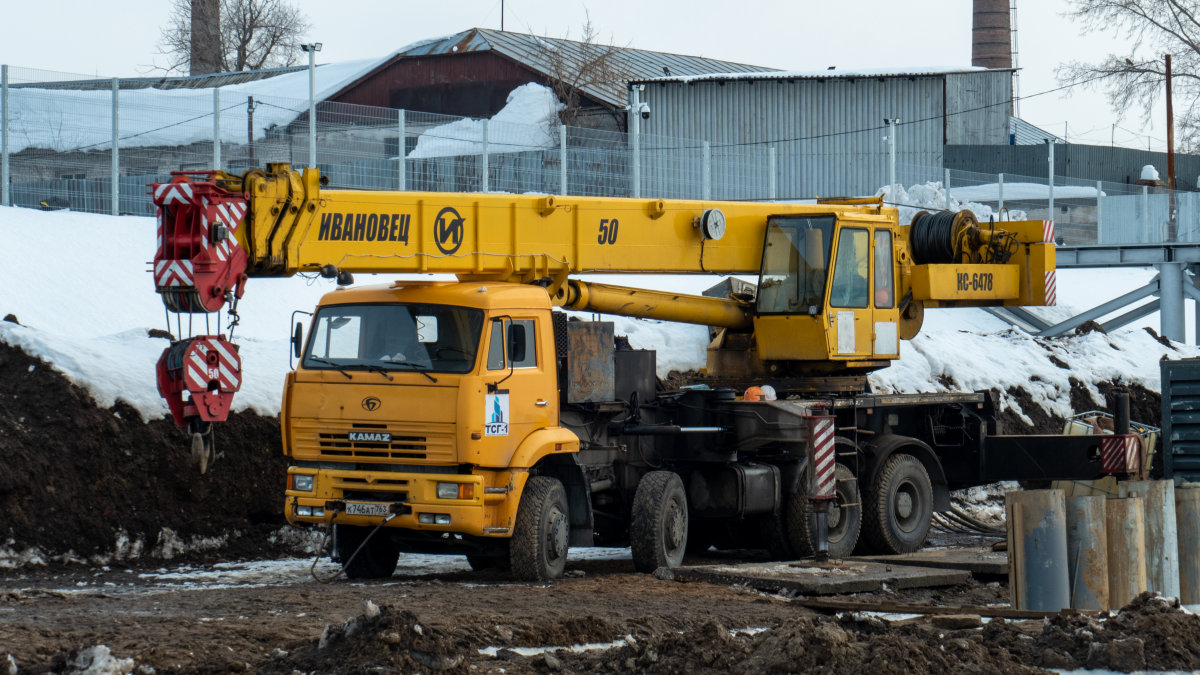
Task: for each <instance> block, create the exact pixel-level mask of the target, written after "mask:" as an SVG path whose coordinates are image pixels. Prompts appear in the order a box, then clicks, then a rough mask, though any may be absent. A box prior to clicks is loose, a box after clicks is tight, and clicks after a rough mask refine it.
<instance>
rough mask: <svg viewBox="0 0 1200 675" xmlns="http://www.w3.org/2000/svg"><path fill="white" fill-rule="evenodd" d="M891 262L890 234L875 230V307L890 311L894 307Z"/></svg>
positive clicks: (893, 276)
mask: <svg viewBox="0 0 1200 675" xmlns="http://www.w3.org/2000/svg"><path fill="white" fill-rule="evenodd" d="M893 266H894V263H893V262H892V233H891V232H888V231H887V230H875V307H876V308H878V309H891V308H893V307H895V306H896V292H895V290H894V289H893V288H892V284H893V279H895V273H894V270H893Z"/></svg>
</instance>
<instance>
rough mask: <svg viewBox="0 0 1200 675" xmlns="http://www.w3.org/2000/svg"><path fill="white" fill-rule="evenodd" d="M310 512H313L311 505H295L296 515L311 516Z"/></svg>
mask: <svg viewBox="0 0 1200 675" xmlns="http://www.w3.org/2000/svg"><path fill="white" fill-rule="evenodd" d="M312 514H313V513H312V507H311V506H297V507H296V515H298V516H305V517H309V518H311V517H312Z"/></svg>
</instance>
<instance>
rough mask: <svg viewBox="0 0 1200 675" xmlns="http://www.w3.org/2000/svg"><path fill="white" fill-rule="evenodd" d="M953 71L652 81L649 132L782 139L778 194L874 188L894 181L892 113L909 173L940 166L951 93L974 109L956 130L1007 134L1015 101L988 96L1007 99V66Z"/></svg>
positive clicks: (761, 148) (958, 103)
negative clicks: (887, 123) (889, 135)
mask: <svg viewBox="0 0 1200 675" xmlns="http://www.w3.org/2000/svg"><path fill="white" fill-rule="evenodd" d="M947 77H948V76H947V75H943V74H935V75H912V76H904V77H830V78H829V79H821V78H795V79H790V80H789V79H786V78H780V79H751V78H744V79H729V80H722V81H692V82H672V81H665V82H648V83H646V85H645V90H644V91H643V92H642V94H641V96H642V100H643V101H645V102H647V103H649V105H650V109H651V113H650V118H649V119H647V120H643V121H642V132H643V134H646V135H648V136H650V137H653V136H654V135H662V136H671V137H676V138H697V139H703V140H707V141H709V142H710V143H711V144H712V152H713V153H717V152H718V151H722V150H724V151H729V150H731V149H734V148H739V147H740V148H745V149H746V150H747V151H749V150H750V149H751V148H756V149H757V151H758V152H762V153H763V156H764V157H765V154H766V153H765V149H766V148H767V147H771V146H774V147H775V148H776V153H777V174H776V175H777V180H778V188H777V195H778V196H779V197H780V198H787V197H811V196H814V195H822V196H830V195H866V194H874V193H875V191H876V190H878V189H879V188H880V187H881V186H883V185H885V184H886V183H887V172H888V144H887V142H886V140H885V137H886V131H885V129H884V124H883V120H884V118H899V119H900V120H901V124H900V129H899V133H898V135H897V146H896V164H897V174H898V177H899V180H901V182H904V181H905V180H906V176H908V175H912V176H913V177H914V178H913V179H912V180H915V179H916V177H917V176H921V177H922V178H921V180H927V179H928V178H929V177H935V176H939V175H940V174H941V170H942V147H943V143H944V142H945V138H946V133H947V127H946V126H944V125H945V124H946V118H945V116H944V113H945V108H944V101H945V100H946V96H953V97H955V98H954V103H953V106H952V109H953V110H958V111H971V112H964V113H963V114H961V115H957V116H954V127H953V129H954V134H955V136H956V137H960V138H978V139H993V138H995V139H998V142H1004V141H1006V140H1007V134H1008V131H1007V130H1008V109H1007V106H1005V105H996V106H991V107H986V104H987V103H995V102H996V101H1007V100H1008V94H1009V91H1010V88H1009V73H1008V72H1007V71H1005V72H1002V73H993V72H980V73H970V74H961V75H955V76H954V79H953V83H952V84H948V81H947V79H946V78H947ZM984 127H986V128H984ZM648 140H650V139H649V138H648ZM651 161H652V160H647V163H648V164H649V163H651ZM764 161H765V160H764ZM648 175H652V172H650V173H649V174H648ZM764 175H765V174H764ZM764 180H765V178H764Z"/></svg>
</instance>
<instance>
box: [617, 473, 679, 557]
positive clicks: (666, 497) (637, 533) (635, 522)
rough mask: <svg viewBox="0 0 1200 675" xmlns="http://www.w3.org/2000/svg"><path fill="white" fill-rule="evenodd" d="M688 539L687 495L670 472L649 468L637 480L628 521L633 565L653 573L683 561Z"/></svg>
mask: <svg viewBox="0 0 1200 675" xmlns="http://www.w3.org/2000/svg"><path fill="white" fill-rule="evenodd" d="M687 539H688V509H687V496H686V495H685V494H684V491H683V481H682V480H680V479H679V476H678V474H676V473H674V472H672V471H651V472H650V473H648V474H646V475H645V476H642V480H640V481H639V482H638V485H637V492H635V493H634V496H633V514H632V518H631V520H630V523H629V547H630V549H631V550H632V552H633V567H634V569H636V570H637V571H639V572H653V571H654V570H656V569H658V568H659V567H679V566H680V565H681V564H683V554H684V550H685V549H686V548H687Z"/></svg>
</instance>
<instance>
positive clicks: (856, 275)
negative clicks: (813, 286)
mask: <svg viewBox="0 0 1200 675" xmlns="http://www.w3.org/2000/svg"><path fill="white" fill-rule="evenodd" d="M869 242H870V238H869V236H868V233H867V230H865V229H862V228H857V227H854V228H846V229H844V230H842V233H841V235H840V236H839V237H838V248H837V261H836V262H834V264H833V284H832V285H831V286H830V289H829V304H830V306H832V307H846V308H851V309H857V308H864V307H866V306H867V296H868V293H869V292H870V287H869V286H868V285H867V275H868V273H869V272H870V265H869V264H868V261H869V259H870V258H869V256H870V255H871V246H870V243H869Z"/></svg>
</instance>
